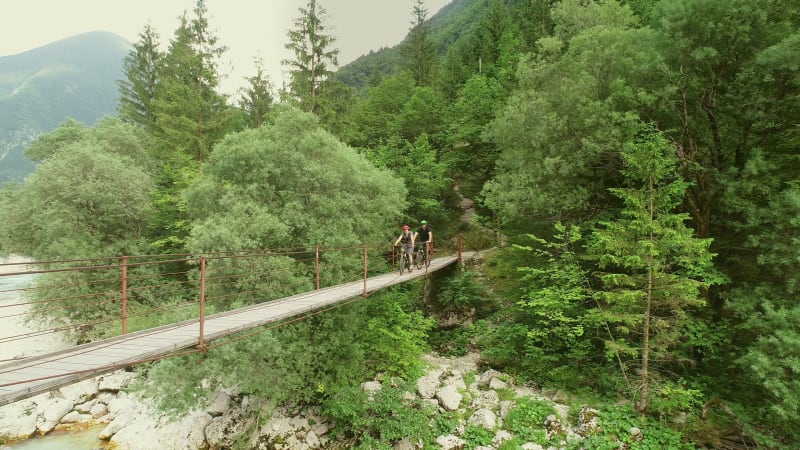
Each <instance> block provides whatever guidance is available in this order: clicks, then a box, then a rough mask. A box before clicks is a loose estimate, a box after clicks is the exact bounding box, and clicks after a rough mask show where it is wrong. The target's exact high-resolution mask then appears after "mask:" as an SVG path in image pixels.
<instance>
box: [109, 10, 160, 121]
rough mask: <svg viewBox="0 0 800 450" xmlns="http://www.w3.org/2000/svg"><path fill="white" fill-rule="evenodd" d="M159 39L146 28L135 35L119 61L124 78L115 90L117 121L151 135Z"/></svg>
mask: <svg viewBox="0 0 800 450" xmlns="http://www.w3.org/2000/svg"><path fill="white" fill-rule="evenodd" d="M158 41H159V36H158V33H157V32H156V31H155V30H154V29H153V27H152V26H150V24H147V25H145V27H144V30H142V31H141V32H140V33H139V41H138V42H136V43H134V44H133V48H132V49H131V51H130V52H129V53H128V55H127V56H126V57H125V59H124V60H123V61H122V71H123V74H124V75H125V78H124V79H122V80H117V85H118V86H119V92H120V98H119V107H118V110H119V117H120V118H121V119H122V120H124V121H126V122H130V123H135V124H138V125H140V126H142V127H144V128H145V129H147V130H150V131H155V121H156V118H155V111H154V109H153V100H154V98H155V92H156V85H157V84H158V82H159V78H160V71H161V63H162V59H163V58H164V55H163V54H162V53H161V52H160V51H159V49H158Z"/></svg>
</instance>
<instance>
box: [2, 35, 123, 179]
mask: <svg viewBox="0 0 800 450" xmlns="http://www.w3.org/2000/svg"><path fill="white" fill-rule="evenodd" d="M130 45H131V44H130V43H129V42H128V41H126V40H125V39H123V38H122V37H120V36H117V35H116V34H113V33H110V32H103V31H98V32H90V33H84V34H80V35H77V36H73V37H69V38H66V39H62V40H60V41H57V42H54V43H52V44H48V45H45V46H42V47H39V48H36V49H33V50H30V51H27V52H24V53H19V54H16V55H11V56H4V57H0V182H5V181H9V180H21V179H22V178H24V177H25V176H26V175H28V174H29V173H31V172H32V171H33V164H32V163H31V162H30V161H29V160H28V159H27V158H26V157H25V155H24V154H23V149H24V148H25V146H26V145H27V144H28V143H30V142H31V140H33V139H35V138H36V137H37V136H38V135H40V134H42V133H46V132H49V131H51V130H53V129H54V128H56V127H57V126H58V125H60V124H61V123H63V122H64V120H65V119H67V118H68V117H71V118H73V119H75V120H78V121H80V122H83V123H86V124H94V122H95V121H97V119H99V118H101V117H103V116H106V115H111V114H115V112H116V107H117V99H118V96H119V93H118V91H117V85H116V80H118V79H120V78H121V77H122V60H123V58H124V57H125V55H127V53H128V50H129V49H130Z"/></svg>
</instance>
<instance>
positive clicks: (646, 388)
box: [589, 130, 722, 413]
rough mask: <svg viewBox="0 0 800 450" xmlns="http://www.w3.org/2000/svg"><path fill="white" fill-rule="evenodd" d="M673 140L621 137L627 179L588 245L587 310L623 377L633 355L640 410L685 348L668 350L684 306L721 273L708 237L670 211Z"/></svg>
mask: <svg viewBox="0 0 800 450" xmlns="http://www.w3.org/2000/svg"><path fill="white" fill-rule="evenodd" d="M674 152H675V150H674V148H673V147H672V146H671V145H670V144H669V143H668V142H667V141H666V140H665V138H664V137H663V136H662V135H660V134H658V133H656V132H654V131H651V130H644V131H643V133H642V135H640V137H639V138H638V139H637V140H636V141H635V142H632V143H630V144H628V145H627V146H626V147H625V149H624V151H623V153H622V158H623V160H624V169H623V174H624V176H625V181H626V183H627V184H629V187H620V188H612V189H610V190H611V192H612V193H613V194H614V195H615V196H616V197H618V198H619V199H620V200H622V202H623V204H624V206H623V208H622V210H621V211H620V213H619V216H617V217H616V218H614V219H611V220H605V221H601V222H600V223H599V225H598V227H597V229H596V230H595V231H594V233H593V234H592V241H591V243H590V245H589V251H590V254H591V255H593V256H594V258H595V260H596V261H597V264H598V267H599V268H600V269H601V272H599V273H598V277H599V280H600V283H601V286H600V287H599V288H598V290H597V292H596V293H595V299H596V300H597V302H598V308H597V309H596V310H595V311H594V312H593V313H592V314H591V315H593V316H594V319H595V320H596V321H597V323H598V324H600V325H601V326H607V327H608V329H609V330H610V336H609V338H608V339H607V340H606V342H605V346H606V354H607V356H608V357H609V358H610V359H611V358H613V359H617V360H618V361H619V363H620V366H621V367H620V368H621V370H622V372H623V375H624V376H625V377H626V378H627V373H628V372H629V371H628V367H627V366H626V361H625V360H626V359H627V358H634V359H636V360H637V361H638V364H637V367H636V368H637V371H636V373H638V374H639V388H640V392H639V399H638V403H637V409H638V410H639V412H641V413H645V412H646V411H647V407H648V404H649V399H650V392H651V389H652V385H653V384H654V383H656V382H657V381H658V376H657V375H658V374H657V369H658V367H659V366H661V367H664V366H666V364H667V363H668V362H672V361H676V360H683V359H686V358H687V355H682V354H680V353H679V352H676V351H675V348H676V347H677V346H678V344H679V343H680V341H681V339H682V338H683V332H682V330H683V329H684V328H686V327H688V326H689V323H690V322H691V316H690V313H691V312H692V311H693V310H694V309H699V308H703V307H705V305H706V302H705V299H704V297H703V296H702V295H701V290H702V289H704V288H707V287H709V286H710V285H712V284H717V283H719V282H721V281H722V279H721V277H720V276H719V275H718V273H717V272H716V270H715V269H714V268H713V265H712V262H711V260H712V258H713V256H714V255H713V254H712V253H711V252H710V251H709V246H710V244H711V239H700V238H696V237H695V236H694V235H695V231H694V230H692V229H691V228H689V227H688V226H686V224H685V222H686V221H687V220H688V219H689V215H688V214H685V213H676V212H675V209H676V208H677V207H678V206H679V205H680V204H681V202H682V200H683V196H684V193H685V191H686V188H687V186H688V183H687V182H684V181H680V179H679V178H678V177H677V167H678V161H677V158H676V157H675V156H674Z"/></svg>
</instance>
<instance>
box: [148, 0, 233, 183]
mask: <svg viewBox="0 0 800 450" xmlns="http://www.w3.org/2000/svg"><path fill="white" fill-rule="evenodd" d="M206 13H207V10H206V7H205V3H204V2H203V1H202V0H198V1H197V4H196V5H195V8H194V16H193V17H192V18H191V20H190V19H189V18H188V17H187V16H186V14H185V13H184V15H183V16H182V17H181V19H180V25H179V26H178V28H177V29H176V30H175V35H174V37H173V38H172V39H171V40H170V45H169V50H168V51H167V54H166V55H165V57H164V61H163V69H162V77H161V80H160V82H159V83H158V84H157V89H156V91H155V93H156V95H155V100H154V102H153V103H154V108H155V110H156V129H157V138H158V142H159V144H160V146H161V148H162V151H163V153H164V154H163V155H162V156H163V157H165V159H167V160H168V161H169V160H171V161H174V162H176V163H177V164H178V166H179V167H182V166H185V165H186V164H188V163H189V161H195V162H202V161H205V159H206V158H207V157H208V154H209V153H210V152H211V148H213V146H214V144H215V143H216V142H217V141H219V140H220V139H221V138H222V136H224V135H225V133H226V132H227V131H228V129H227V119H228V118H229V117H230V115H229V108H228V106H227V104H226V98H225V96H224V95H222V94H220V93H218V92H217V89H218V87H219V74H218V72H217V60H218V58H219V57H220V56H221V55H222V54H223V53H224V52H225V50H226V48H225V47H218V46H217V38H216V37H215V36H213V35H212V34H211V33H210V32H209V29H208V19H207V18H206Z"/></svg>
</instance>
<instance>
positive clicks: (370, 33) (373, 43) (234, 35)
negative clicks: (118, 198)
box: [0, 0, 450, 93]
mask: <svg viewBox="0 0 800 450" xmlns="http://www.w3.org/2000/svg"><path fill="white" fill-rule="evenodd" d="M449 2H450V0H425V2H424V4H425V8H426V9H427V10H428V17H429V18H430V17H431V16H433V15H434V14H435V13H436V11H438V10H439V9H441V7H442V6H444V5H446V4H448V3H449ZM2 3H3V5H2V13H0V56H6V55H13V54H17V53H21V52H24V51H26V50H30V49H33V48H36V47H39V46H42V45H44V44H48V43H50V42H53V41H57V40H59V39H62V38H65V37H69V36H73V35H76V34H80V33H84V32H87V31H99V30H103V31H111V32H113V33H116V34H118V35H120V36H122V37H123V38H125V39H127V40H128V41H131V42H136V41H137V40H138V36H139V32H141V31H142V29H143V28H144V26H145V24H147V23H148V22H149V23H150V24H151V25H152V26H153V28H155V30H156V31H157V32H158V33H159V35H160V36H161V38H162V40H163V41H164V43H163V44H162V46H161V49H162V50H166V48H167V46H166V44H167V42H168V40H169V39H170V38H171V37H172V35H173V32H174V31H175V28H177V26H178V17H179V16H180V15H181V14H182V13H183V12H184V11H188V12H189V13H190V16H191V11H192V9H193V7H194V4H195V1H194V0H19V1H13V2H11V1H10V0H2ZM9 3H11V4H13V6H9ZM306 3H307V0H206V8H207V9H208V13H209V25H210V28H211V29H212V30H213V32H214V33H215V34H216V36H217V37H218V38H219V44H221V45H224V46H227V47H228V52H227V54H226V56H225V59H224V60H223V62H222V65H221V66H220V72H222V73H223V74H225V73H228V74H230V75H229V76H228V78H227V79H226V80H224V81H223V83H222V87H223V90H225V91H227V92H228V93H232V92H233V91H235V89H236V88H237V87H238V86H241V85H242V84H243V83H244V81H243V79H244V77H247V76H251V75H253V74H254V73H255V69H254V65H253V58H254V57H255V56H260V57H261V58H263V59H264V66H265V69H266V71H267V73H268V74H269V76H270V78H272V81H273V83H275V84H276V85H279V84H280V83H281V81H282V78H283V70H284V69H283V67H282V66H281V64H280V61H281V60H282V59H286V58H290V57H291V54H289V53H288V52H287V51H286V50H285V49H284V45H285V44H286V42H287V37H286V33H287V31H288V30H289V28H291V27H292V21H293V20H294V19H295V18H297V17H298V15H299V12H298V8H300V7H302V6H304V5H305V4H306ZM318 4H319V5H321V6H322V7H324V8H325V9H326V10H327V12H328V20H327V23H328V25H329V26H331V27H332V30H331V34H333V35H334V36H336V39H337V41H336V44H335V46H336V47H337V48H338V49H339V50H340V53H339V64H340V65H343V64H346V63H348V62H350V61H352V60H354V59H355V58H357V57H359V56H361V55H363V54H365V53H369V51H370V50H377V49H379V48H381V47H388V46H392V45H395V44H397V43H398V42H400V40H401V39H402V38H403V37H404V36H405V35H406V33H407V32H408V29H409V27H410V26H411V18H412V16H411V10H412V8H413V6H414V4H416V0H318Z"/></svg>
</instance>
